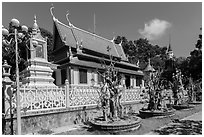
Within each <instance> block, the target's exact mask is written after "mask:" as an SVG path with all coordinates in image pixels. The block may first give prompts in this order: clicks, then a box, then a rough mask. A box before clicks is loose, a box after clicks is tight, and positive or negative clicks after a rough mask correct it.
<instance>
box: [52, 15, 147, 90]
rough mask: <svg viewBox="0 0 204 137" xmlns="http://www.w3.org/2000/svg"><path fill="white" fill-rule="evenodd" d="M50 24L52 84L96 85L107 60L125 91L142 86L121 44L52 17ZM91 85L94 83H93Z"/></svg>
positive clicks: (137, 69) (136, 67)
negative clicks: (111, 63) (113, 66)
mask: <svg viewBox="0 0 204 137" xmlns="http://www.w3.org/2000/svg"><path fill="white" fill-rule="evenodd" d="M53 21H54V27H53V28H54V29H53V31H54V32H53V34H54V47H53V55H54V64H57V65H58V69H57V70H56V71H55V76H56V78H55V84H56V85H57V86H63V85H64V84H65V80H66V79H68V80H69V82H70V84H74V85H75V84H77V85H78V84H81V85H93V84H94V85H98V84H100V82H102V76H101V75H99V74H98V72H100V73H103V72H104V67H103V65H105V64H106V65H109V64H110V57H112V59H113V60H114V61H115V62H116V63H115V68H116V69H117V70H118V72H119V74H121V75H122V81H121V82H122V83H123V84H125V85H126V88H137V87H141V86H144V82H143V76H144V74H143V72H142V71H140V67H139V66H137V65H134V64H130V63H129V62H128V59H127V57H126V55H125V53H124V51H123V48H122V45H121V44H115V43H114V40H108V39H106V38H103V37H101V36H98V35H96V34H94V33H91V32H88V31H85V30H83V29H80V28H77V27H75V26H74V25H73V24H71V23H70V22H69V20H68V23H69V24H68V25H66V24H64V23H62V22H60V21H59V20H58V19H56V18H55V17H54V16H53ZM93 81H94V83H93Z"/></svg>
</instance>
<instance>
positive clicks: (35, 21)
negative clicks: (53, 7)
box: [34, 14, 37, 23]
mask: <svg viewBox="0 0 204 137" xmlns="http://www.w3.org/2000/svg"><path fill="white" fill-rule="evenodd" d="M34 23H37V20H36V14H35V15H34Z"/></svg>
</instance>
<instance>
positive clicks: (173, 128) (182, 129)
mask: <svg viewBox="0 0 204 137" xmlns="http://www.w3.org/2000/svg"><path fill="white" fill-rule="evenodd" d="M172 122H173V123H171V124H169V125H168V126H166V127H164V128H161V129H157V130H154V132H156V133H158V134H159V135H170V134H172V135H201V134H202V121H193V120H178V119H174V120H172Z"/></svg>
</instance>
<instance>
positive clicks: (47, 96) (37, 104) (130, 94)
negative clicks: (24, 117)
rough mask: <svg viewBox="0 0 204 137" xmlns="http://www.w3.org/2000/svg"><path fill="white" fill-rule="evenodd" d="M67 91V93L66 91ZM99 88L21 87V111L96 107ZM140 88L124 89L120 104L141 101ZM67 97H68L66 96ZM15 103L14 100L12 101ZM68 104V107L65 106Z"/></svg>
mask: <svg viewBox="0 0 204 137" xmlns="http://www.w3.org/2000/svg"><path fill="white" fill-rule="evenodd" d="M66 89H67V90H69V91H67V90H66ZM99 92H100V88H99V87H94V88H93V87H91V86H88V85H73V84H72V85H70V86H69V88H65V87H37V88H35V87H21V88H20V104H21V109H23V110H25V111H26V112H31V111H43V110H52V109H62V108H68V107H80V106H82V107H83V106H93V105H98V103H99V102H100V100H99ZM141 94H143V93H141V90H140V88H135V89H125V90H124V91H123V93H122V98H121V101H122V102H134V101H140V100H142V99H143V97H142V96H141ZM67 95H68V96H67ZM14 103H15V100H14ZM66 104H69V105H66Z"/></svg>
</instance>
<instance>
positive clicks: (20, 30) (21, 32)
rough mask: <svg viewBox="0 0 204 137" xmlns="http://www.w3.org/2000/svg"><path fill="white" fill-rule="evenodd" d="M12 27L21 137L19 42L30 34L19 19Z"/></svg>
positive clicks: (13, 22)
mask: <svg viewBox="0 0 204 137" xmlns="http://www.w3.org/2000/svg"><path fill="white" fill-rule="evenodd" d="M10 25H11V26H10V27H11V28H12V29H14V33H13V32H12V33H10V34H9V35H14V40H15V57H16V59H15V65H16V94H17V96H16V106H17V134H18V135H20V134H21V108H20V86H19V67H18V63H19V60H18V56H19V55H18V43H19V41H18V40H19V39H22V38H24V36H25V34H26V33H28V27H27V26H25V25H23V26H20V22H19V21H18V20H17V19H12V20H11V23H10ZM2 31H3V30H2ZM4 31H5V30H4ZM5 32H6V31H5ZM11 40H12V39H11ZM20 42H21V40H20ZM8 44H9V45H10V44H11V42H9V43H8Z"/></svg>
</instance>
